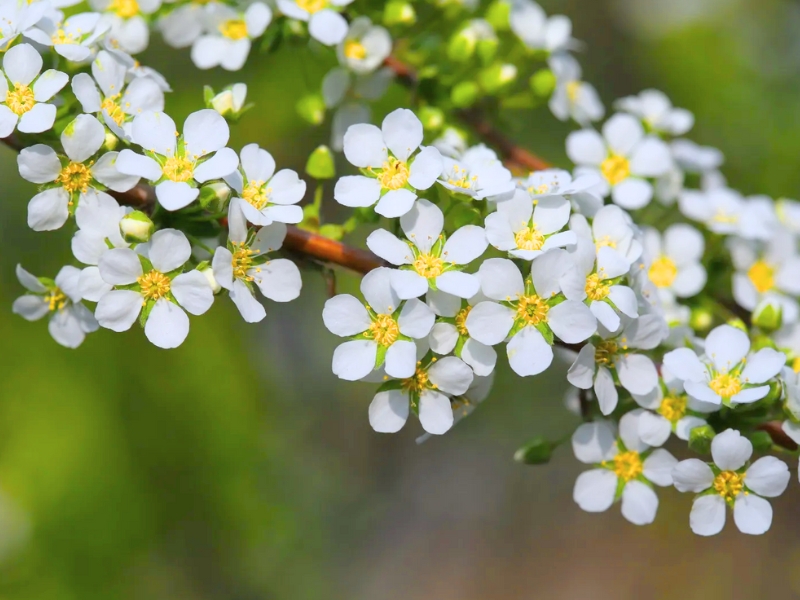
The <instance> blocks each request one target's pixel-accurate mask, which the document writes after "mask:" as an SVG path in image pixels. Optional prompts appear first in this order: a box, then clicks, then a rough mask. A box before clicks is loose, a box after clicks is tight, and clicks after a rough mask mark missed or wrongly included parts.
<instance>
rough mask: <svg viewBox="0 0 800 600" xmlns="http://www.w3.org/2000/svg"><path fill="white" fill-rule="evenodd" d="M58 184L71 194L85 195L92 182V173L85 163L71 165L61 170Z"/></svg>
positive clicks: (57, 180)
mask: <svg viewBox="0 0 800 600" xmlns="http://www.w3.org/2000/svg"><path fill="white" fill-rule="evenodd" d="M56 182H57V183H59V184H61V186H62V187H63V188H64V189H65V190H66V191H68V192H69V193H70V194H72V193H73V192H81V193H85V192H86V190H87V189H89V184H90V183H91V182H92V172H91V170H90V169H89V167H87V166H86V165H84V164H83V163H74V162H73V163H69V164H68V165H67V166H66V167H64V168H63V169H61V172H60V173H59V174H58V178H57V179H56Z"/></svg>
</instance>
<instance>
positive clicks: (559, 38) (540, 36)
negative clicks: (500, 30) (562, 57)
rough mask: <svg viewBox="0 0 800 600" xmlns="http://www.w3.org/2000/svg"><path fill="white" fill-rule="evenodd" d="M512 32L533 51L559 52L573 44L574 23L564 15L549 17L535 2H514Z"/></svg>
mask: <svg viewBox="0 0 800 600" xmlns="http://www.w3.org/2000/svg"><path fill="white" fill-rule="evenodd" d="M509 25H510V26H511V30H512V31H513V32H514V33H515V34H517V37H519V39H520V40H522V42H523V43H524V44H525V45H526V46H527V47H528V48H530V49H531V50H545V51H547V52H558V51H560V50H566V49H569V47H570V45H571V43H572V41H573V40H572V22H571V21H570V20H569V18H567V17H565V16H563V15H555V16H552V17H548V16H547V15H546V14H545V12H544V10H543V9H542V7H541V6H539V5H538V4H537V3H536V2H533V0H514V2H512V3H511V14H510V16H509Z"/></svg>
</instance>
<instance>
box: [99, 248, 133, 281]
mask: <svg viewBox="0 0 800 600" xmlns="http://www.w3.org/2000/svg"><path fill="white" fill-rule="evenodd" d="M98 267H99V268H100V276H101V277H102V278H103V281H105V282H106V283H109V284H111V285H129V284H131V283H135V282H136V279H137V278H139V277H140V276H141V275H142V264H141V262H139V256H138V255H137V254H136V253H135V252H134V251H133V250H130V249H128V248H113V249H111V250H108V252H105V253H104V254H103V255H102V256H101V257H100V261H99V263H98Z"/></svg>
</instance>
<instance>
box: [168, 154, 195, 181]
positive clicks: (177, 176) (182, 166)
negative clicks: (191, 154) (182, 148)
mask: <svg viewBox="0 0 800 600" xmlns="http://www.w3.org/2000/svg"><path fill="white" fill-rule="evenodd" d="M161 170H162V171H163V173H164V177H166V178H167V179H169V180H170V181H191V180H192V178H193V177H194V163H193V162H192V161H190V160H189V159H188V158H185V157H183V156H170V157H169V158H168V159H167V161H166V162H165V163H164V166H163V167H162V168H161Z"/></svg>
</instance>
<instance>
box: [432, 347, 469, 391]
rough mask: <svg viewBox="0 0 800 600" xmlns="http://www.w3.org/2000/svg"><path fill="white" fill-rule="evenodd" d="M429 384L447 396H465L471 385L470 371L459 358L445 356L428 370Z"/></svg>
mask: <svg viewBox="0 0 800 600" xmlns="http://www.w3.org/2000/svg"><path fill="white" fill-rule="evenodd" d="M428 377H429V378H430V380H431V383H433V384H435V385H436V386H437V387H438V388H439V389H440V390H442V391H443V392H445V393H447V394H453V395H456V396H458V395H461V394H465V393H466V392H467V390H468V389H469V386H470V384H472V377H473V375H472V369H470V368H469V367H468V366H467V364H466V363H465V362H464V361H462V360H461V359H460V358H456V357H455V356H445V357H444V358H442V359H440V360H438V361H436V362H435V363H433V364H432V365H431V366H430V368H429V369H428Z"/></svg>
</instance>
